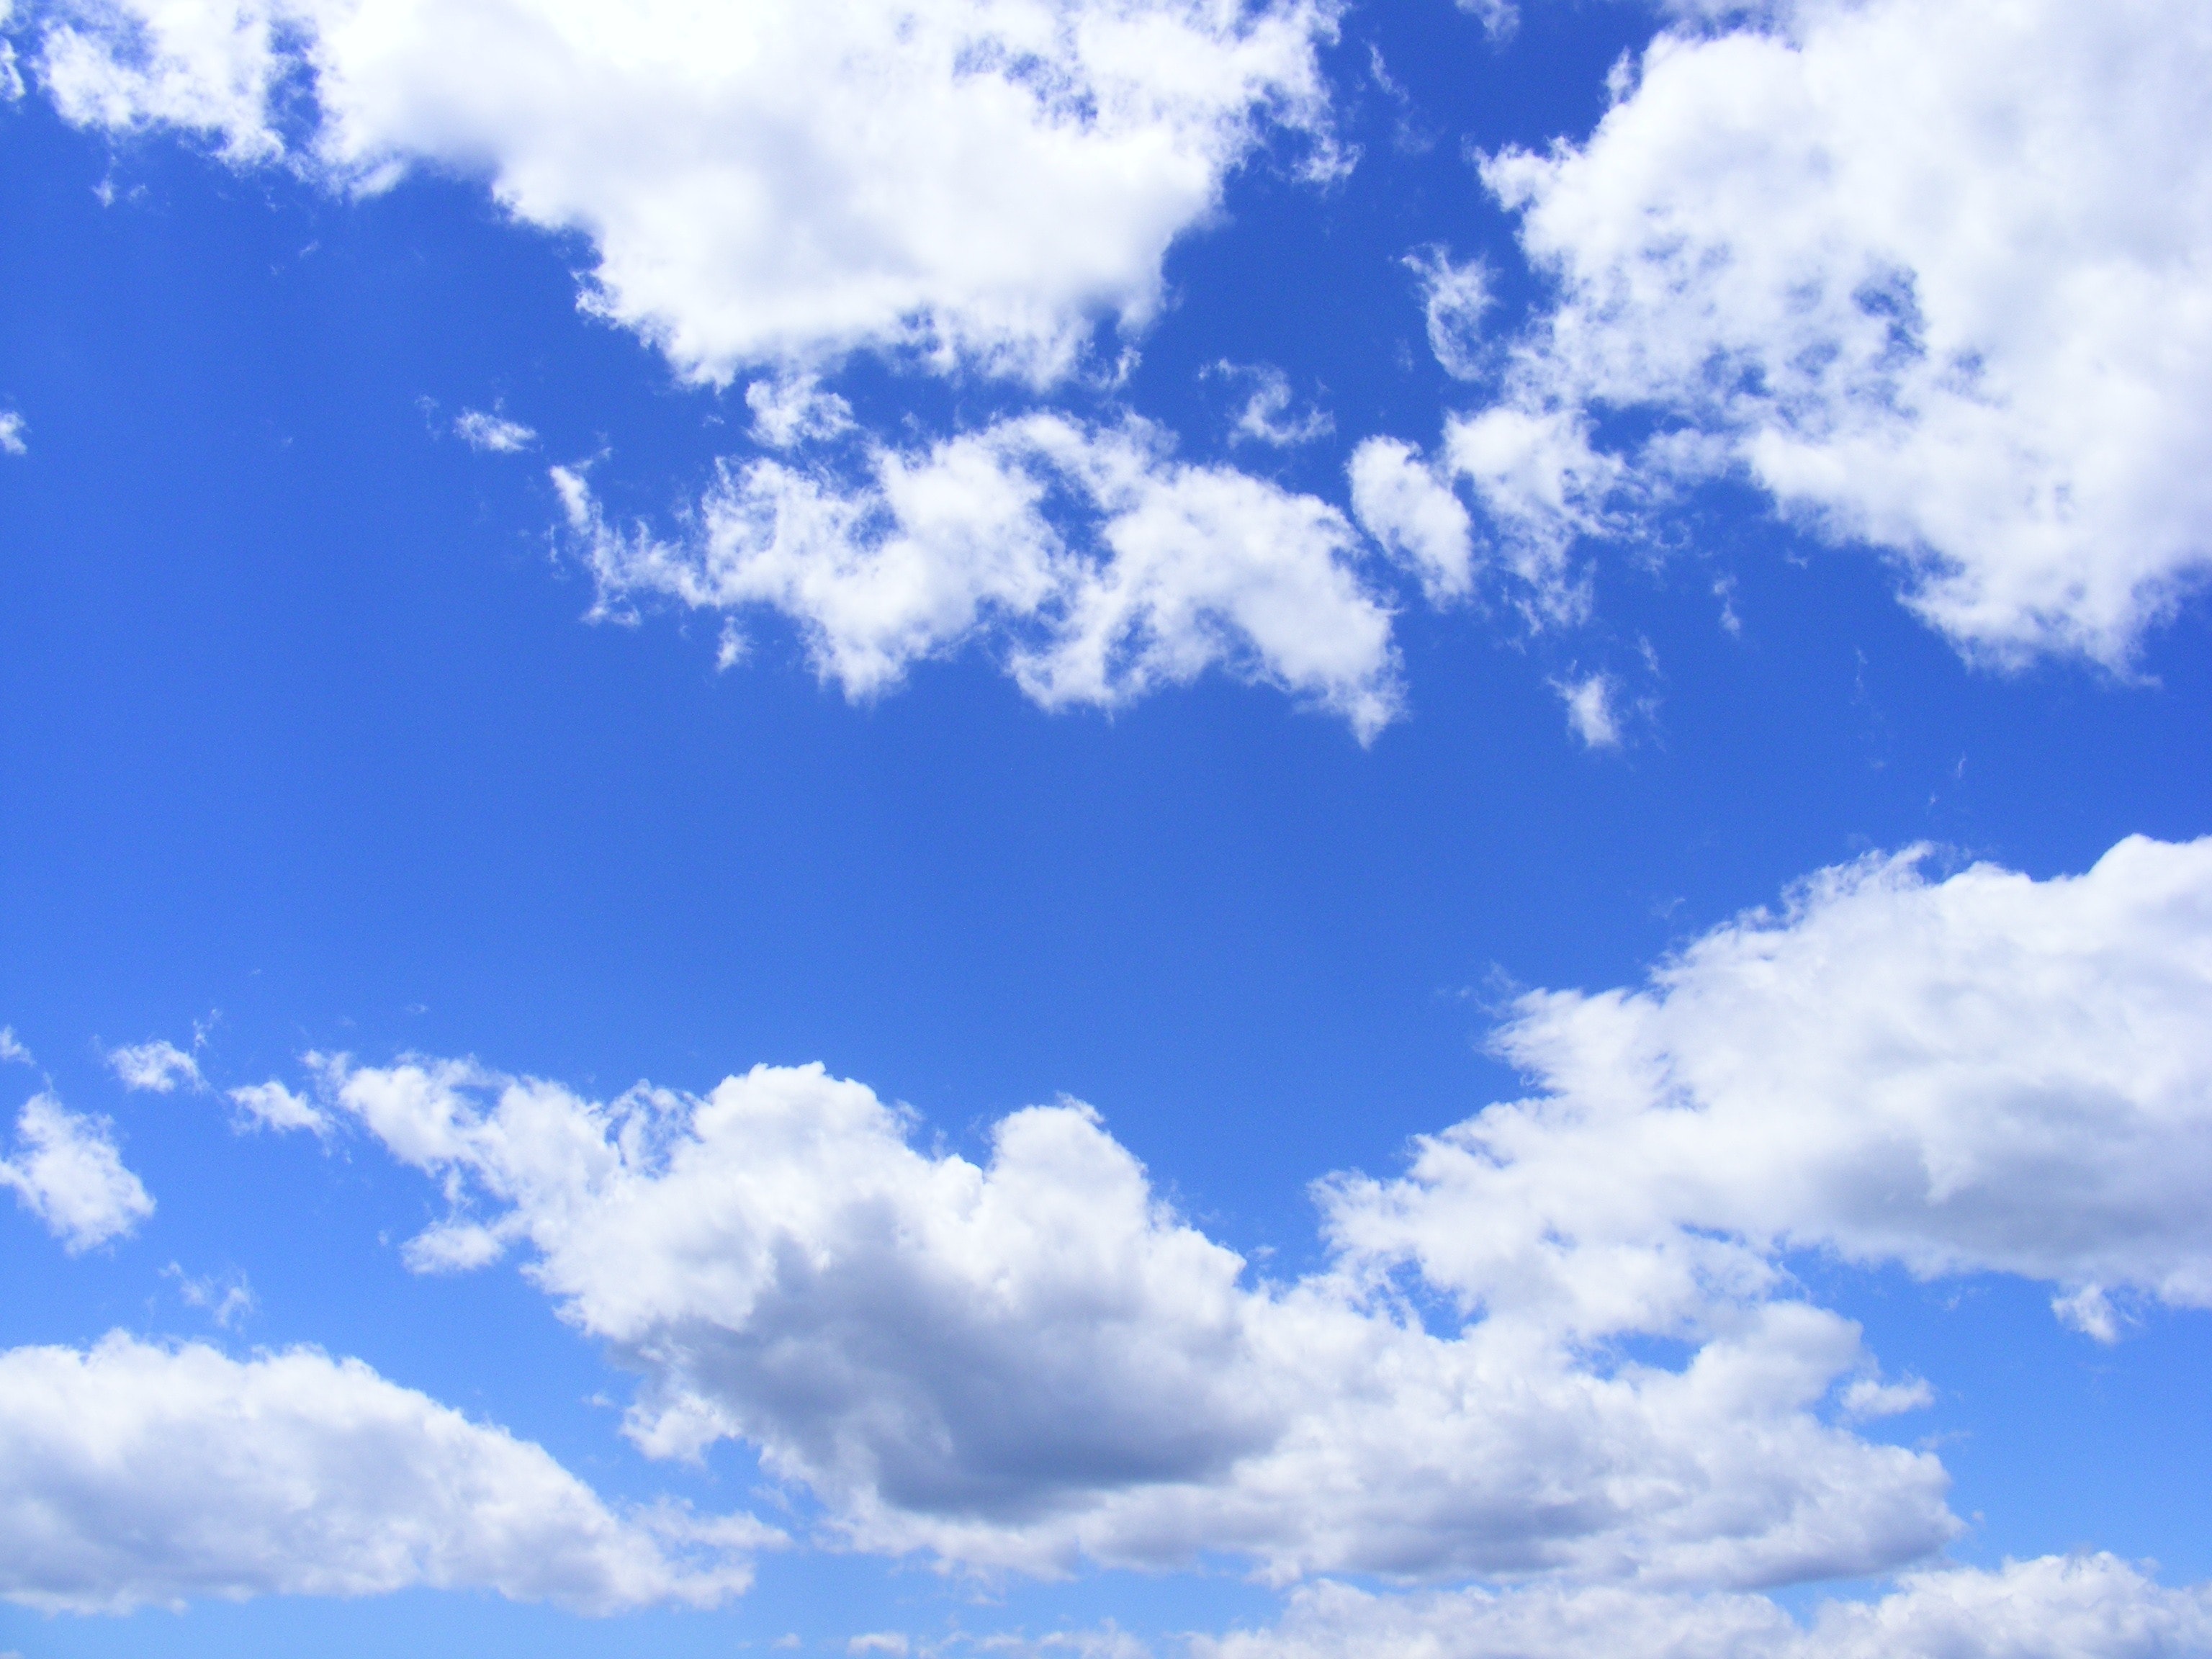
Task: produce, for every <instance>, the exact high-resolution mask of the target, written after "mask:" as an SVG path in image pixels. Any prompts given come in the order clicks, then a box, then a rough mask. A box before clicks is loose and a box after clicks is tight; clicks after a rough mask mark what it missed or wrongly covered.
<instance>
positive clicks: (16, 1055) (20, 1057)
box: [0, 1025, 35, 1066]
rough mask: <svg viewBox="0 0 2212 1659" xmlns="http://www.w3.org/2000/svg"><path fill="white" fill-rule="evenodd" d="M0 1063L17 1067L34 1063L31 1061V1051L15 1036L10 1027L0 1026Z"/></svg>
mask: <svg viewBox="0 0 2212 1659" xmlns="http://www.w3.org/2000/svg"><path fill="white" fill-rule="evenodd" d="M0 1062H13V1063H14V1064H15V1065H18V1066H29V1065H33V1064H34V1063H35V1062H34V1061H33V1060H32V1059H31V1051H30V1050H29V1049H28V1048H25V1047H24V1046H23V1044H22V1042H21V1040H20V1039H19V1038H18V1037H17V1036H15V1027H14V1026H12V1025H0Z"/></svg>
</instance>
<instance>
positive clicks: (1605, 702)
mask: <svg viewBox="0 0 2212 1659" xmlns="http://www.w3.org/2000/svg"><path fill="white" fill-rule="evenodd" d="M1552 689H1553V690H1555V691H1557V692H1558V693H1559V701H1560V702H1564V703H1565V704H1566V706H1567V725H1568V726H1569V727H1571V729H1572V730H1573V732H1574V734H1575V735H1576V736H1577V737H1578V738H1581V739H1582V740H1583V747H1584V748H1586V749H1618V748H1620V715H1619V714H1617V713H1616V712H1615V711H1614V708H1613V699H1614V696H1615V694H1616V691H1617V690H1618V688H1617V687H1615V685H1614V684H1613V679H1612V677H1611V676H1609V675H1606V674H1587V675H1584V676H1583V678H1581V679H1578V680H1575V679H1571V680H1555V681H1553V684H1552Z"/></svg>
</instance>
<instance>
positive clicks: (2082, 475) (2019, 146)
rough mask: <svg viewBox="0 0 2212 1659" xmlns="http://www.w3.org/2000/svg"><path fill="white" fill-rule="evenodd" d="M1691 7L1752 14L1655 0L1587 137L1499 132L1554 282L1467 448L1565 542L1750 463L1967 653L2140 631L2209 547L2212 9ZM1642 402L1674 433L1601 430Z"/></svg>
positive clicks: (1443, 347)
mask: <svg viewBox="0 0 2212 1659" xmlns="http://www.w3.org/2000/svg"><path fill="white" fill-rule="evenodd" d="M1691 10H1692V11H1693V12H1706V11H1710V12H1711V13H1713V14H1715V15H1724V14H1726V13H1729V12H1733V13H1734V14H1735V16H1736V18H1737V20H1738V21H1736V22H1735V25H1734V26H1732V27H1717V26H1715V25H1713V24H1710V23H1708V24H1705V25H1702V26H1701V25H1699V23H1697V22H1696V21H1686V22H1684V23H1683V24H1681V25H1680V26H1678V27H1676V28H1675V29H1674V30H1673V31H1670V32H1668V33H1662V35H1661V36H1660V37H1659V38H1658V39H1657V40H1656V41H1655V42H1654V43H1653V45H1652V46H1651V47H1650V49H1649V51H1648V52H1645V53H1644V55H1643V57H1642V58H1641V60H1640V62H1639V63H1638V64H1636V65H1635V66H1634V70H1635V72H1634V73H1633V74H1632V75H1631V76H1628V77H1627V78H1626V80H1624V81H1623V82H1621V83H1620V88H1619V90H1620V97H1619V100H1618V101H1617V102H1616V103H1615V104H1614V106H1613V108H1612V109H1611V110H1610V112H1608V113H1607V115H1606V117H1605V118H1604V119H1603V121H1602V122H1601V124H1600V125H1599V126H1598V128H1597V130H1596V131H1595V133H1594V134H1593V136H1592V137H1590V138H1589V141H1588V142H1587V143H1583V144H1579V145H1573V144H1562V145H1559V146H1557V147H1555V148H1554V149H1552V150H1551V151H1549V152H1547V153H1545V154H1541V155H1538V154H1532V153H1528V152H1524V151H1507V152H1504V153H1502V154H1499V155H1493V156H1491V157H1489V158H1488V159H1487V160H1486V161H1485V163H1484V165H1483V176H1484V179H1485V180H1486V183H1487V185H1489V187H1490V188H1491V189H1492V191H1495V192H1496V193H1497V194H1498V196H1499V197H1500V198H1501V199H1503V200H1504V202H1505V204H1507V205H1508V206H1510V207H1511V208H1513V209H1514V210H1516V211H1517V212H1518V213H1519V215H1520V219H1521V236H1522V244H1523V246H1524V247H1525V249H1526V251H1527V252H1528V255H1529V257H1530V258H1531V259H1532V260H1533V261H1534V263H1535V264H1537V265H1538V267H1539V268H1540V269H1541V270H1544V271H1546V272H1547V273H1548V274H1549V275H1550V276H1551V277H1552V278H1553V279H1554V280H1555V281H1556V283H1557V285H1558V295H1557V302H1556V305H1555V306H1554V307H1553V309H1551V310H1550V312H1549V313H1548V314H1547V315H1546V316H1544V317H1543V318H1541V319H1540V322H1539V324H1538V325H1537V326H1536V328H1535V329H1534V331H1533V332H1532V334H1531V335H1530V336H1529V337H1528V338H1527V339H1526V340H1525V341H1524V342H1523V343H1522V345H1521V347H1520V348H1519V349H1517V350H1516V353H1515V354H1514V355H1513V356H1512V358H1511V361H1510V363H1509V364H1507V365H1506V366H1505V367H1504V368H1503V369H1502V371H1501V373H1502V374H1503V382H1502V386H1501V388H1500V394H1499V397H1498V401H1497V402H1496V403H1495V404H1493V405H1492V407H1490V408H1489V409H1487V410H1484V411H1482V412H1480V414H1478V415H1476V416H1472V417H1469V418H1468V419H1464V420H1460V421H1455V422H1454V425H1453V439H1452V447H1453V448H1454V450H1455V465H1460V466H1462V470H1464V471H1466V472H1467V473H1468V477H1470V479H1471V483H1472V487H1473V488H1474V491H1475V494H1476V495H1478V497H1480V500H1481V501H1482V504H1483V505H1484V506H1485V507H1486V509H1488V512H1489V514H1490V516H1491V517H1492V519H1493V520H1494V521H1495V522H1496V523H1497V524H1498V526H1499V527H1500V529H1501V532H1502V533H1504V535H1505V536H1506V537H1507V538H1508V539H1516V538H1517V539H1519V540H1521V541H1522V542H1523V543H1526V544H1530V545H1533V546H1535V547H1538V548H1546V547H1549V548H1553V549H1556V548H1558V547H1559V546H1560V545H1561V544H1562V542H1563V538H1571V537H1572V536H1574V535H1577V534H1584V533H1589V532H1593V531H1604V530H1606V529H1607V528H1608V526H1607V522H1606V520H1607V508H1608V507H1609V506H1617V505H1618V504H1619V503H1620V501H1621V499H1622V495H1623V492H1624V491H1630V492H1633V491H1634V490H1635V489H1638V488H1641V489H1646V490H1651V491H1658V492H1663V491H1665V490H1667V489H1673V488H1675V487H1678V486H1680V485H1683V484H1686V483H1694V482H1695V481H1697V480H1699V479H1701V478H1705V477H1714V476H1719V475H1724V474H1733V475H1736V476H1742V477H1748V478H1750V479H1752V480H1753V481H1755V482H1756V483H1757V484H1759V486H1760V487H1762V488H1763V489H1765V490H1766V491H1767V492H1769V493H1770V494H1771V496H1772V497H1773V498H1774V500H1775V501H1777V502H1778V503H1779V504H1780V505H1781V507H1783V508H1784V509H1785V510H1786V511H1787V512H1788V513H1790V514H1791V515H1792V516H1794V517H1796V518H1797V519H1798V520H1801V521H1802V522H1803V523H1804V524H1806V525H1808V526H1811V527H1812V528H1813V529H1814V530H1815V531H1817V532H1820V533H1821V534H1824V535H1826V536H1828V537H1830V538H1833V539H1836V540H1838V541H1841V542H1850V543H1865V544H1872V545H1873V546H1875V547H1876V548H1879V549H1881V550H1884V551H1885V552H1886V553H1887V555H1888V556H1890V557H1892V558H1893V560H1894V561H1895V562H1897V563H1898V564H1899V567H1900V568H1902V569H1903V570H1904V571H1905V573H1906V582H1907V588H1906V595H1907V598H1908V599H1909V601H1910V603H1911V605H1913V606H1914V607H1915V608H1916V609H1917V611H1919V612H1920V613H1921V614H1922V615H1923V616H1924V617H1927V618H1928V619H1929V621H1930V622H1932V623H1935V624H1936V626H1937V627H1939V628H1941V629H1943V630H1944V631H1945V632H1946V633H1947V634H1948V635H1950V636H1951V637H1952V638H1953V639H1954V641H1957V642H1958V643H1959V644H1960V646H1961V647H1963V648H1965V649H1966V650H1967V651H1968V652H1969V653H1972V654H1974V655H1976V656H1978V657H1982V658H1986V659H1991V660H1996V661H1999V662H2010V661H2017V660H2020V659H2022V658H2024V657H2026V656H2027V655H2029V654H2032V653H2038V652H2045V651H2055V652H2067V653H2083V654H2086V655H2087V656H2088V657H2090V658H2093V659H2098V660H2100V661H2103V662H2106V663H2108V664H2112V665H2124V663H2125V662H2126V661H2127V659H2128V658H2129V656H2130V652H2131V650H2132V649H2133V647H2134V646H2135V644H2136V641H2137V640H2138V638H2139V636H2140V635H2141V634H2142V630H2143V629H2145V627H2146V626H2148V625H2149V624H2150V623H2153V622H2154V621H2155V620H2156V619H2157V618H2158V617H2160V616H2161V615H2163V614H2165V613H2166V611H2168V610H2169V609H2170V608H2171V607H2172V605H2173V604H2174V603H2175V602H2176V600H2177V599H2178V598H2179V596H2180V595H2181V594H2183V593H2184V592H2186V591H2187V590H2188V589H2189V588H2190V587H2191V586H2193V585H2194V584H2195V583H2196V582H2197V580H2199V579H2200V578H2201V577H2202V576H2203V574H2204V573H2205V571H2206V568H2207V566H2208V562H2212V532H2208V530H2207V526H2208V525H2212V406H2208V404H2206V401H2205V399H2204V398H2203V397H2202V395H2200V394H2201V388H2202V387H2203V385H2204V384H2205V383H2206V381H2207V380H2208V378H2212V282H2209V281H2208V280H2207V277H2206V274H2205V273H2206V271H2207V269H2208V267H2212V152H2208V151H2207V149H2206V148H2205V146H2204V145H2203V144H2202V143H2199V142H2197V133H2198V130H2199V128H2200V127H2201V125H2202V103H2203V99H2202V88H2203V84H2204V82H2205V81H2206V78H2207V76H2208V75H2212V15H2208V14H2207V13H2206V11H2205V10H2204V9H2203V7H2202V6H2200V5H2197V4H2195V3H2193V0H2146V3H2142V4H2135V5H2126V6H2080V5H2073V4H2069V3H2066V0H2023V3H2019V4H2012V5H2005V6H1960V5H1952V4H1946V3H1941V0H1794V3H1790V4H1786V5H1777V6H1772V7H1763V8H1756V9H1747V8H1731V9H1723V8H1705V7H1699V8H1692V9H1691ZM1747 10H1749V11H1751V12H1752V14H1753V15H1752V18H1751V20H1750V21H1742V16H1743V13H1744V12H1745V11H1747ZM1439 269H1448V268H1444V267H1439ZM1448 293H1449V289H1448V288H1447V287H1446V285H1444V284H1443V282H1442V280H1441V277H1437V278H1432V282H1431V295H1432V297H1431V329H1432V332H1433V331H1436V329H1437V326H1438V325H1437V299H1438V296H1443V295H1447V294H1448ZM1439 355H1440V356H1443V360H1444V362H1445V364H1446V366H1447V367H1448V368H1454V370H1455V372H1461V371H1462V368H1464V367H1465V361H1466V353H1465V348H1464V346H1463V344H1462V340H1461V337H1460V336H1459V335H1458V334H1455V333H1451V332H1450V331H1449V330H1448V331H1447V332H1446V336H1445V337H1444V338H1443V341H1442V343H1440V345H1439ZM1613 416H1626V417H1628V419H1627V421H1626V425H1625V426H1624V427H1623V428H1621V429H1622V431H1623V432H1624V433H1626V432H1641V433H1650V434H1651V435H1650V436H1648V437H1644V438H1641V439H1638V440H1635V441H1627V440H1626V439H1624V442H1626V444H1627V447H1621V448H1618V449H1608V448H1607V447H1605V445H1604V443H1603V442H1601V441H1597V440H1595V439H1594V438H1593V436H1592V434H1593V432H1594V431H1599V432H1602V430H1603V429H1604V428H1605V426H1606V422H1607V421H1608V420H1609V419H1611V417H1613ZM1594 417H1595V421H1596V425H1595V427H1594V426H1593V424H1592V422H1593V418H1594ZM1594 446H1595V447H1594Z"/></svg>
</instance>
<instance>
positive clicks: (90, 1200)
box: [0, 1094, 154, 1255]
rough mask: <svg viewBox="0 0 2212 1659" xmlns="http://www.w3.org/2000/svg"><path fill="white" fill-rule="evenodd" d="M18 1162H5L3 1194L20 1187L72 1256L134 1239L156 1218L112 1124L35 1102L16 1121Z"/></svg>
mask: <svg viewBox="0 0 2212 1659" xmlns="http://www.w3.org/2000/svg"><path fill="white" fill-rule="evenodd" d="M15 1140H16V1147H15V1156H14V1157H12V1158H0V1187H7V1188H13V1189H14V1192H15V1199H16V1201H17V1202H18V1203H20V1204H21V1205H22V1206H23V1207H24V1208H25V1209H27V1210H28V1211H30V1212H31V1213H32V1214H33V1215H34V1216H36V1217H38V1218H39V1219H40V1221H41V1222H43V1223H45V1224H46V1231H49V1232H51V1233H52V1234H53V1236H54V1237H56V1238H58V1239H60V1240H61V1241H62V1243H63V1245H64V1248H66V1249H68V1250H69V1252H70V1255H78V1254H80V1253H82V1251H85V1250H89V1249H94V1248H95V1247H97V1246H99V1245H101V1244H105V1243H108V1241H110V1240H111V1239H116V1238H123V1237H128V1236H129V1235H130V1234H131V1233H132V1232H134V1231H137V1226H138V1224H139V1223H140V1222H142V1221H143V1220H144V1219H146V1218H147V1217H149V1216H150V1215H152V1214H153V1213H154V1200H152V1199H151V1198H149V1197H148V1196H147V1194H146V1188H145V1186H144V1184H143V1182H140V1181H139V1179H138V1177H137V1176H135V1175H133V1174H132V1173H131V1171H130V1170H127V1169H125V1167H124V1165H123V1155H122V1152H120V1151H119V1150H118V1148H117V1146H116V1144H115V1130H114V1127H113V1126H112V1125H111V1124H109V1123H107V1122H106V1121H105V1120H103V1119H100V1118H95V1117H87V1116H85V1115H83V1114H82V1113H80V1112H72V1111H70V1109H68V1108H67V1107H66V1106H64V1105H63V1104H62V1103H61V1102H60V1101H58V1100H57V1099H55V1098H54V1097H53V1096H52V1095H51V1094H39V1095H34V1096H33V1097H31V1099H30V1100H29V1102H27V1103H26V1104H25V1106H24V1108H23V1109H22V1112H21V1115H19V1116H18V1117H17V1118H16V1120H15Z"/></svg>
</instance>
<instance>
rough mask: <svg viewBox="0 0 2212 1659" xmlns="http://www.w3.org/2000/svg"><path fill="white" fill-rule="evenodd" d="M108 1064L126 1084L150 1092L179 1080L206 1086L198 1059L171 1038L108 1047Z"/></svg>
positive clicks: (195, 1086) (159, 1092)
mask: <svg viewBox="0 0 2212 1659" xmlns="http://www.w3.org/2000/svg"><path fill="white" fill-rule="evenodd" d="M107 1064H108V1068H109V1069H110V1070H111V1071H112V1072H113V1073H115V1075H116V1076H117V1077H118V1078H119V1079H122V1082H123V1086H124V1087H125V1088H126V1089H131V1090H137V1091H144V1092H146V1093H149V1094H157V1095H166V1094H168V1093H170V1092H171V1091H173V1090H174V1089H175V1088H176V1086H177V1085H179V1084H180V1083H181V1084H183V1085H185V1087H187V1088H190V1089H204V1088H205V1087H206V1086H207V1083H206V1079H204V1078H202V1077H201V1076H200V1066H199V1062H198V1061H197V1060H194V1059H193V1058H192V1057H191V1055H190V1054H186V1053H185V1051H184V1050H183V1049H182V1048H179V1047H177V1045H176V1044H175V1043H173V1042H166V1041H161V1040H156V1041H155V1042H133V1043H126V1044H125V1045H124V1046H123V1047H121V1048H110V1049H109V1050H108V1051H107Z"/></svg>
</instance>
